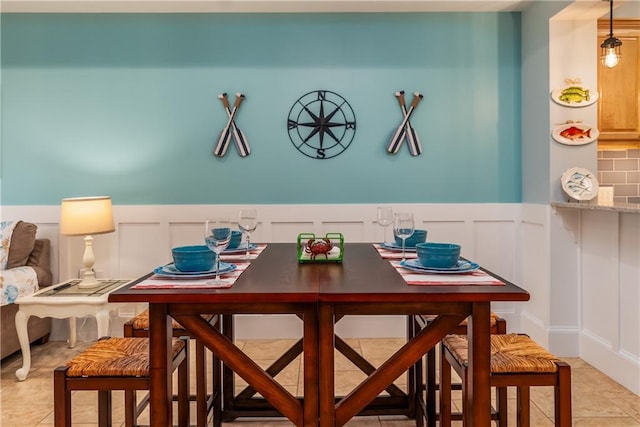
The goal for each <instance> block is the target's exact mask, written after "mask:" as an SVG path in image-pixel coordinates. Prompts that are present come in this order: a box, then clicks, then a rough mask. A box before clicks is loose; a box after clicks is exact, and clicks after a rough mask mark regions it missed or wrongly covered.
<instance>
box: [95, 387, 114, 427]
mask: <svg viewBox="0 0 640 427" xmlns="http://www.w3.org/2000/svg"><path fill="white" fill-rule="evenodd" d="M98 426H99V427H111V426H112V422H111V391H110V390H98Z"/></svg>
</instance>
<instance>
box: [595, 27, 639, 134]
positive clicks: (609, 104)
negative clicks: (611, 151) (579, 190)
mask: <svg viewBox="0 0 640 427" xmlns="http://www.w3.org/2000/svg"><path fill="white" fill-rule="evenodd" d="M613 29H614V30H613V32H614V35H615V37H617V38H618V39H620V41H622V59H621V60H620V63H619V64H618V65H617V66H616V67H615V68H612V69H606V68H604V66H603V65H602V64H601V63H600V61H599V60H600V43H602V41H603V40H604V39H605V38H606V37H607V34H608V32H609V21H608V20H606V21H604V20H603V21H598V91H599V94H600V100H599V101H598V129H599V130H600V138H599V140H598V145H602V146H607V145H615V146H633V147H637V146H640V20H631V19H621V20H614V24H613Z"/></svg>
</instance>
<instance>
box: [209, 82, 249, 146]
mask: <svg viewBox="0 0 640 427" xmlns="http://www.w3.org/2000/svg"><path fill="white" fill-rule="evenodd" d="M244 98H245V96H244V94H242V93H236V100H235V102H234V103H233V108H231V105H230V104H229V98H228V97H227V94H226V92H225V93H221V94H220V95H218V99H220V100H221V101H222V105H223V106H224V109H225V111H226V112H227V116H228V120H227V124H226V125H225V127H224V129H222V132H220V137H219V138H218V142H217V143H216V146H215V148H214V149H213V155H214V156H218V157H223V156H224V155H225V154H226V153H227V148H229V143H230V142H231V140H232V139H233V140H234V141H235V143H236V148H237V149H238V154H240V157H246V156H248V155H249V154H250V153H251V148H250V147H249V143H248V142H247V138H246V137H245V136H244V132H242V131H241V130H240V129H238V126H237V125H236V122H235V118H236V115H237V114H238V108H240V104H241V103H242V101H243V100H244Z"/></svg>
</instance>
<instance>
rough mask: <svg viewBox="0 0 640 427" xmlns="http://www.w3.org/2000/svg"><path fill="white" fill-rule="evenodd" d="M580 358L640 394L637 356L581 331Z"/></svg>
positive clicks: (639, 361)
mask: <svg viewBox="0 0 640 427" xmlns="http://www.w3.org/2000/svg"><path fill="white" fill-rule="evenodd" d="M580 358H581V359H583V360H584V361H585V362H587V363H589V364H591V365H593V366H596V367H597V368H598V369H599V370H600V371H602V372H603V373H604V374H605V375H607V376H609V377H611V378H612V379H613V380H614V381H616V382H618V383H620V384H622V385H623V386H625V387H626V388H628V389H629V390H631V391H632V392H633V393H635V394H637V395H640V360H639V359H638V358H637V357H635V356H632V355H629V354H625V353H623V352H620V351H616V350H615V349H613V348H611V345H609V344H608V343H606V342H604V341H603V340H601V339H598V338H597V337H595V336H593V335H592V334H590V333H588V332H585V331H583V332H582V334H581V335H580Z"/></svg>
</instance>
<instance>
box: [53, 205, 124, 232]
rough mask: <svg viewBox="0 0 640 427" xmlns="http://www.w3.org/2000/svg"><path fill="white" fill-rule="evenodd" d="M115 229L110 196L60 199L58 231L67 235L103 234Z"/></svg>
mask: <svg viewBox="0 0 640 427" xmlns="http://www.w3.org/2000/svg"><path fill="white" fill-rule="evenodd" d="M113 231H115V226H114V224H113V210H112V207H111V197H109V196H101V197H75V198H68V199H62V205H61V207H60V233H61V234H64V235H67V236H80V235H87V234H103V233H111V232H113Z"/></svg>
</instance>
